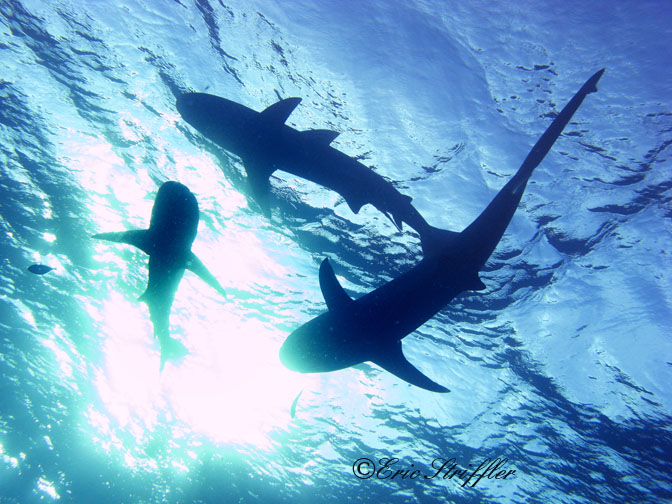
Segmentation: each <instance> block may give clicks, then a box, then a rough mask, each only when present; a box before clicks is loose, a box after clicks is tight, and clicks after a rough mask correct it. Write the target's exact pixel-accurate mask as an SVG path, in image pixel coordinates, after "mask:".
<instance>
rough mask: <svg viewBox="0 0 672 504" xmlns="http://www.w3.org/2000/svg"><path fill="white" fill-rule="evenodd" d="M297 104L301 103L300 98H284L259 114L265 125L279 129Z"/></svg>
mask: <svg viewBox="0 0 672 504" xmlns="http://www.w3.org/2000/svg"><path fill="white" fill-rule="evenodd" d="M299 103H301V98H285V99H284V100H280V101H279V102H276V103H274V104H273V105H270V106H269V107H267V108H266V109H264V110H263V111H262V112H260V113H259V114H260V115H261V116H262V117H263V118H264V121H266V124H267V125H269V126H277V127H280V126H282V125H283V124H285V121H286V120H287V118H288V117H289V116H290V115H291V114H292V112H293V111H294V109H295V108H296V107H297V105H298V104H299Z"/></svg>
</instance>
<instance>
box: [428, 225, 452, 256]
mask: <svg viewBox="0 0 672 504" xmlns="http://www.w3.org/2000/svg"><path fill="white" fill-rule="evenodd" d="M459 236H460V233H456V232H455V231H448V230H446V229H439V228H435V227H434V226H427V229H425V230H424V231H423V232H422V233H421V234H420V244H421V245H422V253H423V254H424V256H425V257H431V256H435V255H441V254H442V253H443V252H444V251H445V250H447V249H448V248H450V247H451V246H452V245H453V244H455V243H456V240H457V238H458V237H459Z"/></svg>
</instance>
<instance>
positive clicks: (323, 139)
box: [301, 129, 340, 145]
mask: <svg viewBox="0 0 672 504" xmlns="http://www.w3.org/2000/svg"><path fill="white" fill-rule="evenodd" d="M338 135H340V133H339V132H338V131H332V130H326V129H313V130H305V131H302V132H301V136H302V137H303V138H304V139H307V140H310V141H314V142H317V143H321V144H324V145H329V144H330V143H331V142H333V141H334V140H336V137H338Z"/></svg>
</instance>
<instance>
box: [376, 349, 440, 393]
mask: <svg viewBox="0 0 672 504" xmlns="http://www.w3.org/2000/svg"><path fill="white" fill-rule="evenodd" d="M371 362H373V363H374V364H378V365H379V366H380V367H381V368H383V369H384V370H385V371H389V372H390V373H392V374H393V375H394V376H396V377H397V378H401V379H402V380H404V381H405V382H408V383H410V384H411V385H415V386H417V387H420V388H423V389H425V390H429V391H430V392H441V393H443V392H450V390H448V389H447V388H446V387H443V386H441V385H439V384H438V383H436V382H434V381H432V380H430V379H429V378H427V377H426V376H425V375H424V374H422V373H421V372H420V371H419V370H418V368H416V367H415V366H414V365H413V364H411V363H410V362H408V361H407V360H406V357H404V353H403V352H402V351H401V341H395V342H394V343H392V346H391V347H388V348H387V349H385V351H384V353H381V354H380V355H378V356H377V357H376V358H375V359H372V360H371Z"/></svg>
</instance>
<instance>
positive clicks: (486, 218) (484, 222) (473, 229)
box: [461, 69, 604, 269]
mask: <svg viewBox="0 0 672 504" xmlns="http://www.w3.org/2000/svg"><path fill="white" fill-rule="evenodd" d="M603 73H604V69H602V70H600V71H598V72H596V73H595V74H593V75H592V76H591V77H590V78H589V79H588V80H587V81H586V82H585V83H584V84H583V86H582V87H581V89H579V91H578V92H577V93H576V94H575V95H574V96H573V97H572V99H571V100H570V101H569V103H568V104H567V105H565V107H564V108H563V109H562V110H561V111H560V113H559V114H558V115H557V116H556V117H555V119H553V122H552V123H551V124H550V126H549V127H548V128H547V129H546V131H544V134H543V135H541V138H539V140H537V143H535V144H534V147H532V150H531V151H530V153H529V154H528V155H527V157H526V158H525V161H523V164H522V165H521V166H520V168H519V169H518V171H517V172H516V174H515V175H514V176H513V177H512V178H511V180H509V181H508V182H507V183H506V185H505V186H504V187H503V188H502V189H501V190H500V191H499V193H497V196H495V198H494V199H493V200H492V201H491V202H490V204H489V205H488V206H487V207H486V209H485V210H483V212H482V213H481V215H479V216H478V217H477V218H476V220H475V221H474V222H472V223H471V224H469V226H468V227H467V228H466V229H465V230H464V231H462V233H461V235H462V236H461V240H462V241H463V243H465V244H466V247H470V248H471V250H472V253H471V258H472V263H473V264H474V265H475V266H477V267H478V268H479V269H480V266H482V265H483V264H485V262H486V261H487V260H488V258H489V257H490V255H491V254H492V252H493V251H494V250H495V248H496V247H497V244H498V243H499V240H500V239H501V238H502V235H503V234H504V231H506V228H507V226H508V225H509V222H510V221H511V218H512V217H513V214H514V213H515V211H516V208H518V203H520V199H521V198H522V196H523V192H524V191H525V187H526V185H527V181H528V180H529V179H530V176H531V175H532V172H533V171H534V169H535V168H536V167H537V166H539V163H541V161H542V160H543V159H544V157H546V154H548V152H549V151H550V150H551V147H553V144H554V143H555V141H556V140H557V139H558V137H559V136H560V135H561V134H562V130H563V129H564V128H565V126H566V125H567V123H569V121H570V120H571V119H572V116H573V115H574V113H575V112H576V111H577V110H578V108H579V106H580V105H581V103H583V100H584V99H585V98H586V96H588V94H590V93H594V92H595V91H597V82H598V81H599V80H600V77H602V74H603Z"/></svg>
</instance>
